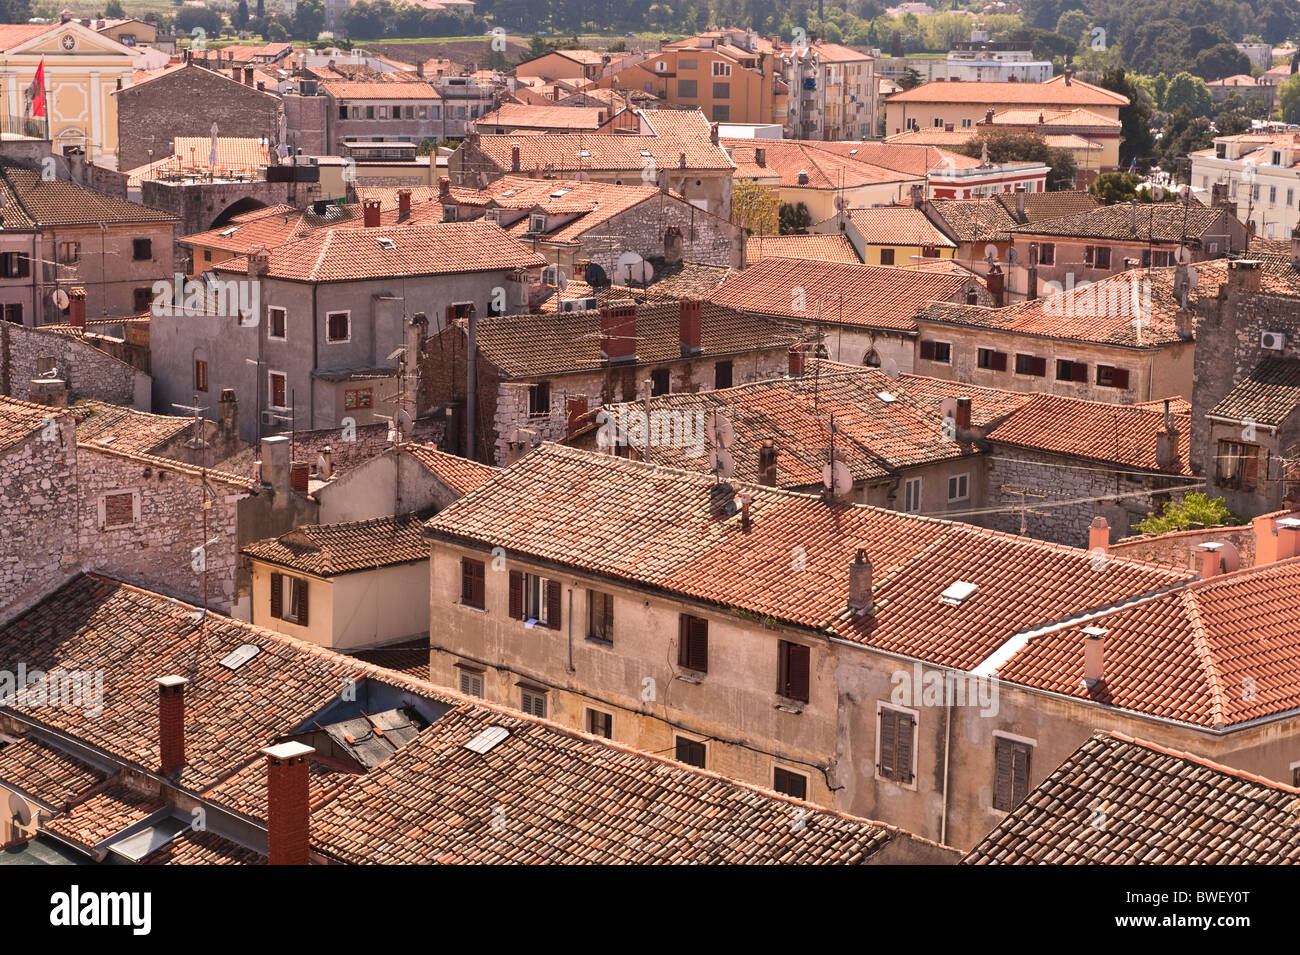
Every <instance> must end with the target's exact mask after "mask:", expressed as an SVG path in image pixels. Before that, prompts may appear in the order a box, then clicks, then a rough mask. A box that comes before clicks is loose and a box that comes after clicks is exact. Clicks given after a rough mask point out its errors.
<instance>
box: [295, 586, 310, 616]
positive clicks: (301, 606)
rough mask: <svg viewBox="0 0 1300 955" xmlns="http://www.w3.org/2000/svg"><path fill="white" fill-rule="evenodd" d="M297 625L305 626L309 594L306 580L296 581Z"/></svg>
mask: <svg viewBox="0 0 1300 955" xmlns="http://www.w3.org/2000/svg"><path fill="white" fill-rule="evenodd" d="M298 590H299V594H298V624H299V626H303V627H305V626H307V594H308V593H310V592H311V584H310V583H309V582H307V581H306V580H300V581H298Z"/></svg>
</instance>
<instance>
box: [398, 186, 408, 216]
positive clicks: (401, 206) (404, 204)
mask: <svg viewBox="0 0 1300 955" xmlns="http://www.w3.org/2000/svg"><path fill="white" fill-rule="evenodd" d="M397 211H398V212H399V213H400V214H401V215H403V216H409V215H410V214H411V190H410V189H398V190H397Z"/></svg>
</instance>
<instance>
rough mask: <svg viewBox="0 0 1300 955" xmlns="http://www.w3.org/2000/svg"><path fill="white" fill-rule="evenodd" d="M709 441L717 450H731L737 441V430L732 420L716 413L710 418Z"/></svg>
mask: <svg viewBox="0 0 1300 955" xmlns="http://www.w3.org/2000/svg"><path fill="white" fill-rule="evenodd" d="M709 439H710V440H711V441H712V442H713V446H714V447H715V448H729V447H731V444H732V442H733V441H735V440H736V429H735V427H734V426H733V425H732V423H731V421H730V419H728V418H727V417H726V416H725V415H721V414H718V413H717V412H716V411H715V412H714V413H713V414H711V415H710V416H709Z"/></svg>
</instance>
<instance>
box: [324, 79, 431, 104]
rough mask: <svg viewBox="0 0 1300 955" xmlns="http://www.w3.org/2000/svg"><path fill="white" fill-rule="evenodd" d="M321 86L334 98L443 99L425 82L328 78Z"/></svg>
mask: <svg viewBox="0 0 1300 955" xmlns="http://www.w3.org/2000/svg"><path fill="white" fill-rule="evenodd" d="M320 88H321V90H322V91H323V92H325V93H328V94H329V95H330V96H332V97H333V98H334V99H347V100H353V99H360V100H369V99H373V100H394V99H411V100H425V99H442V94H441V93H439V92H438V91H437V90H436V89H434V88H433V87H432V86H430V85H429V84H428V83H424V82H415V83H412V82H404V83H402V82H378V83H367V82H364V81H353V80H326V81H325V82H324V83H321V85H320Z"/></svg>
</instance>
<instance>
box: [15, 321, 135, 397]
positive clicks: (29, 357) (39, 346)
mask: <svg viewBox="0 0 1300 955" xmlns="http://www.w3.org/2000/svg"><path fill="white" fill-rule="evenodd" d="M50 360H52V361H53V363H54V366H55V367H56V368H57V370H58V374H59V377H60V378H62V379H63V380H64V381H66V382H67V384H68V392H69V395H70V397H71V399H73V400H75V399H77V398H98V399H99V400H101V401H107V402H111V403H112V404H116V405H127V406H129V407H134V408H137V409H139V410H142V411H148V410H149V404H150V402H149V395H150V381H149V376H148V375H146V374H145V373H144V372H142V371H140V370H139V369H137V368H133V367H132V366H130V365H128V364H127V363H126V362H123V361H119V360H118V359H116V358H113V357H112V356H111V355H107V354H105V353H104V352H102V351H100V350H99V349H97V348H95V347H94V346H93V345H90V344H87V343H86V342H84V341H81V340H80V339H78V338H75V337H73V336H70V335H62V334H59V333H57V332H51V331H46V330H44V329H40V328H27V327H25V326H22V325H12V324H10V323H8V322H4V323H0V394H6V395H9V396H11V397H14V398H21V399H23V400H27V396H28V387H29V385H30V383H31V380H32V379H33V378H37V377H40V375H41V373H43V372H45V371H46V370H47V368H46V365H47V364H48V361H50Z"/></svg>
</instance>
